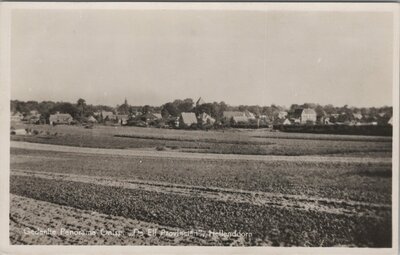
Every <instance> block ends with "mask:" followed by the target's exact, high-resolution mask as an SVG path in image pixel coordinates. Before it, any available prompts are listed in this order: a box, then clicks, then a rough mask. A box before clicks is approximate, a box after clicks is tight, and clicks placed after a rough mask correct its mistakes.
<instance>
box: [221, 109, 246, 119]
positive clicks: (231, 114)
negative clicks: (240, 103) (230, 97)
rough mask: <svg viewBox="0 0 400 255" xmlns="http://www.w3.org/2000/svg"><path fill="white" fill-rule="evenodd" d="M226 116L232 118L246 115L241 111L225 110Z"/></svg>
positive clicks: (224, 114)
mask: <svg viewBox="0 0 400 255" xmlns="http://www.w3.org/2000/svg"><path fill="white" fill-rule="evenodd" d="M223 116H224V118H228V119H230V118H232V117H239V116H246V115H245V113H244V112H240V111H224V112H223Z"/></svg>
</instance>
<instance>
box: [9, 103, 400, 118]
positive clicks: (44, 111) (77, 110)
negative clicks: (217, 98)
mask: <svg viewBox="0 0 400 255" xmlns="http://www.w3.org/2000/svg"><path fill="white" fill-rule="evenodd" d="M10 107H11V111H12V112H20V113H22V114H24V115H29V113H30V111H33V110H36V111H38V112H39V113H40V114H41V117H42V118H44V119H48V117H49V116H50V114H54V113H56V112H60V113H69V114H70V115H71V116H72V117H73V118H74V119H75V120H77V121H83V120H85V119H86V118H88V117H89V116H91V115H93V114H94V113H95V112H98V111H111V112H113V113H115V114H117V113H118V114H127V115H130V114H135V115H137V114H146V113H161V115H162V116H163V117H164V118H167V117H178V116H180V114H181V113H182V112H194V113H196V114H200V113H203V112H204V113H207V114H208V115H210V116H211V117H213V118H215V119H216V120H217V121H220V120H222V119H223V112H224V111H246V110H247V111H250V112H252V113H254V114H255V115H256V116H262V115H264V116H266V117H267V118H268V119H269V120H270V121H273V120H274V119H276V118H277V116H278V114H279V112H282V111H286V112H288V113H289V115H290V114H291V113H293V112H294V111H295V110H296V109H298V108H312V109H314V110H315V111H316V113H317V115H318V116H332V115H335V114H338V115H340V116H339V118H342V119H340V121H346V120H353V119H354V116H353V114H355V113H361V114H362V115H363V116H367V118H370V119H371V120H374V119H376V118H377V117H379V116H380V117H382V116H386V118H388V117H390V116H392V114H393V109H392V107H389V106H383V107H349V106H348V105H344V106H340V107H337V106H333V105H330V104H329V105H319V104H313V103H304V104H301V105H299V104H292V105H291V106H290V107H285V106H279V105H274V104H272V105H270V106H259V105H239V106H230V105H228V104H226V103H225V102H223V101H222V102H213V103H204V104H201V105H195V103H194V101H193V99H191V98H186V99H183V100H182V99H176V100H174V101H171V102H167V103H165V104H163V105H161V106H150V105H143V106H132V105H129V104H128V103H127V101H126V100H125V102H124V103H123V104H121V105H117V107H115V108H114V107H110V106H106V105H92V104H86V101H85V100H84V99H82V98H80V99H78V100H77V101H76V103H69V102H53V101H42V102H37V101H26V102H25V101H19V100H11V106H10Z"/></svg>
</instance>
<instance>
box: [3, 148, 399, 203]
mask: <svg viewBox="0 0 400 255" xmlns="http://www.w3.org/2000/svg"><path fill="white" fill-rule="evenodd" d="M11 162H12V164H11V169H20V170H30V171H45V172H55V173H67V174H69V173H70V174H83V175H94V176H112V177H116V178H121V179H129V178H130V179H141V180H149V181H160V182H168V183H176V184H186V185H195V186H205V187H221V188H235V189H242V190H252V191H264V192H273V193H283V194H293V195H306V196H318V197H326V198H337V199H350V200H355V201H364V202H373V203H391V191H392V189H391V176H392V169H391V164H388V163H374V164H369V163H365V164H364V163H351V162H335V163H334V162H329V161H328V162H296V161H295V162H293V161H292V162H289V161H265V162H256V161H243V160H206V159H201V160H199V159H188V158H178V159H172V158H142V157H128V156H113V155H90V154H78V153H65V152H49V151H33V150H25V149H14V148H12V149H11Z"/></svg>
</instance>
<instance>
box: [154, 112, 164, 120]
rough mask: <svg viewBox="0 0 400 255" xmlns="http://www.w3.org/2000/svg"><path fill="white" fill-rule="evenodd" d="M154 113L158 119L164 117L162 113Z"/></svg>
mask: <svg viewBox="0 0 400 255" xmlns="http://www.w3.org/2000/svg"><path fill="white" fill-rule="evenodd" d="M153 115H154V117H155V118H156V119H162V118H163V117H162V115H161V113H153Z"/></svg>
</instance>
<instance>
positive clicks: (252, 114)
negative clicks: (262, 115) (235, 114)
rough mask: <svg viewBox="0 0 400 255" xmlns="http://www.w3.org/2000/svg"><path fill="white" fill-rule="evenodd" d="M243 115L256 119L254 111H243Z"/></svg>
mask: <svg viewBox="0 0 400 255" xmlns="http://www.w3.org/2000/svg"><path fill="white" fill-rule="evenodd" d="M244 116H246V117H247V118H248V119H252V120H254V119H256V116H255V115H254V113H252V112H249V111H248V110H246V111H244Z"/></svg>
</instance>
